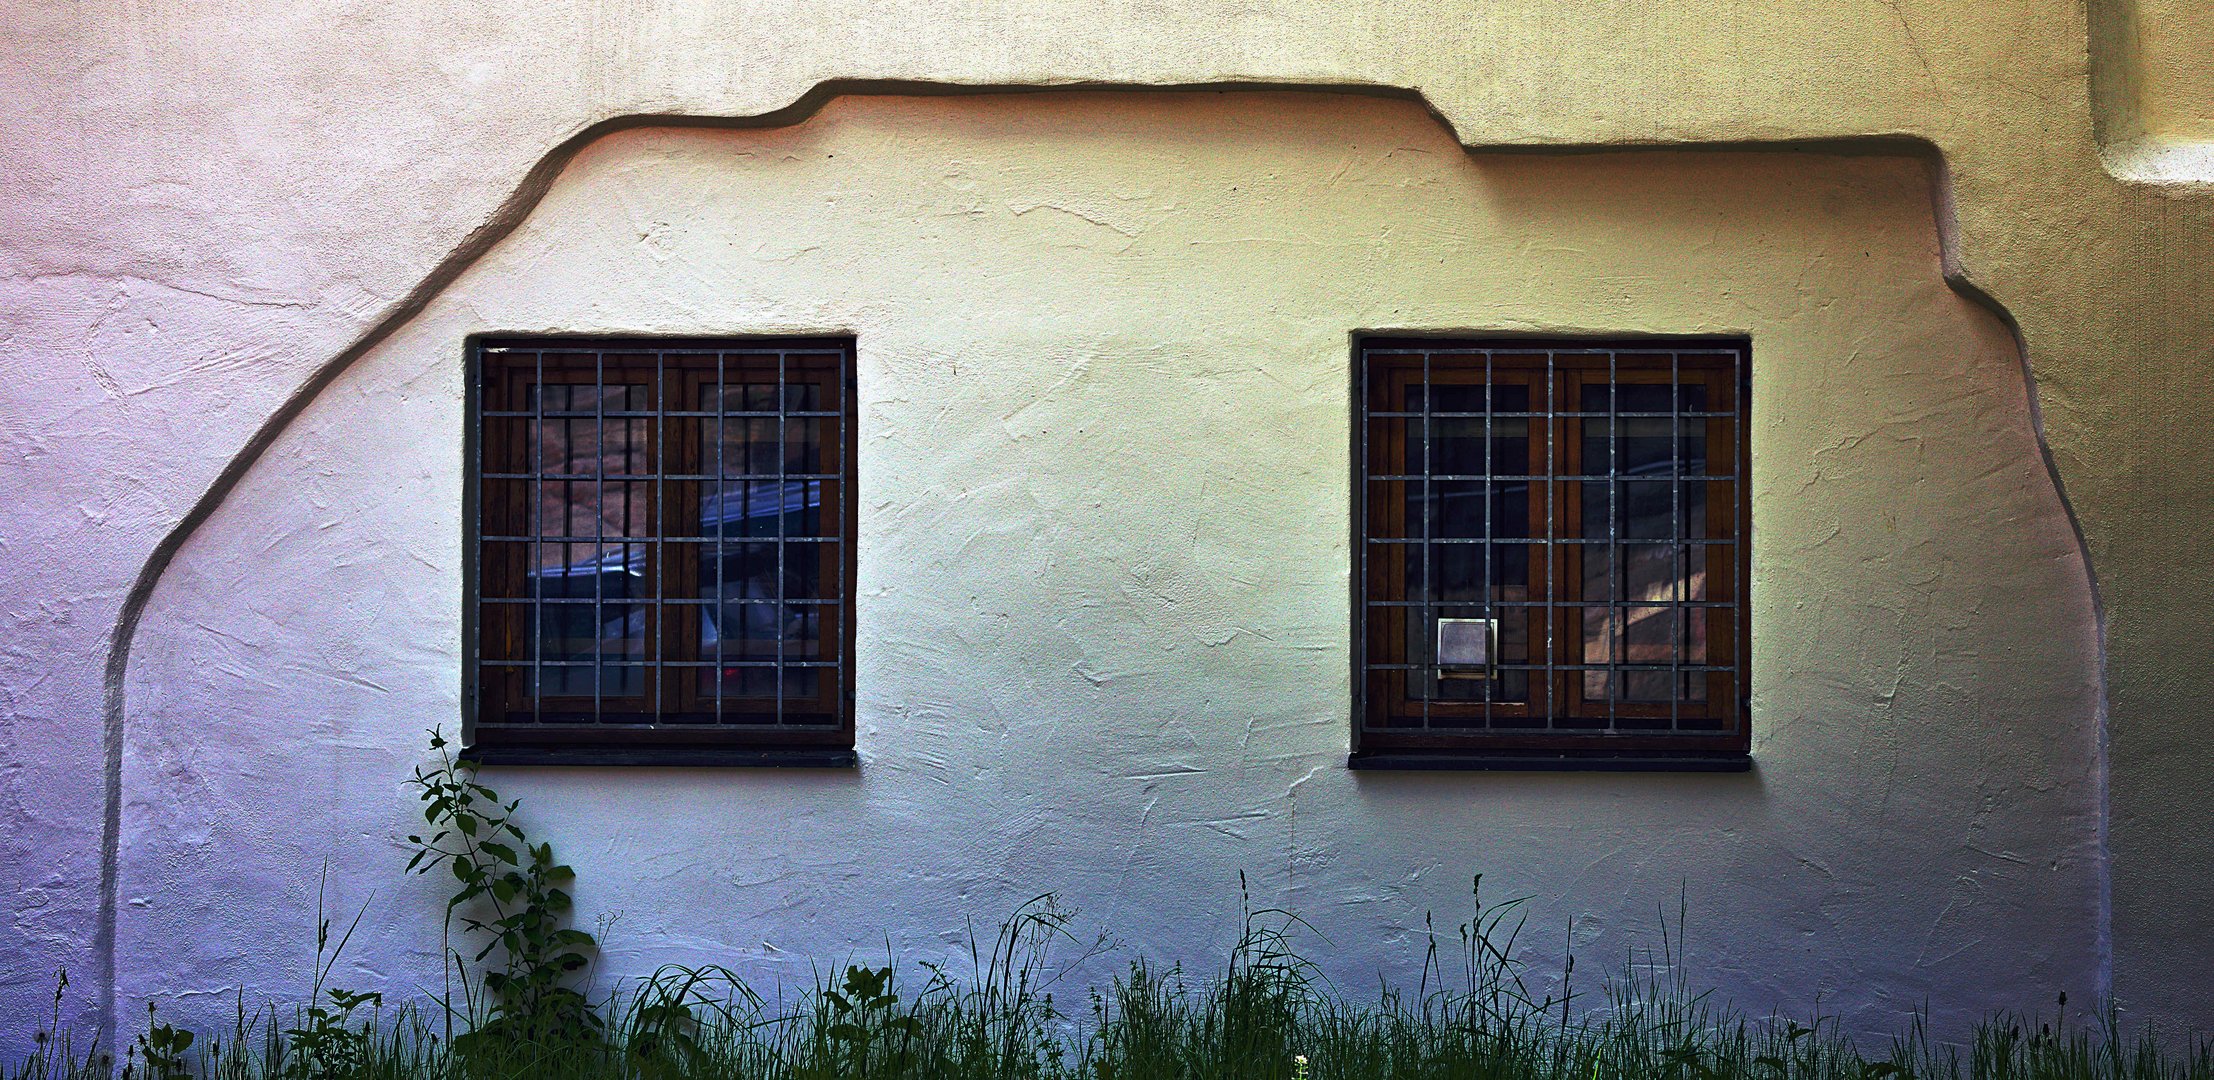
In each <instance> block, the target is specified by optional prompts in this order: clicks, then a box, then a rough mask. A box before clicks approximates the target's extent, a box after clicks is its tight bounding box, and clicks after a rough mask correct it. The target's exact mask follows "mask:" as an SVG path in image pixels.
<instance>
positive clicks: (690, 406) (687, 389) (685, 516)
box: [661, 366, 720, 720]
mask: <svg viewBox="0 0 2214 1080" xmlns="http://www.w3.org/2000/svg"><path fill="white" fill-rule="evenodd" d="M663 377H664V378H665V379H667V380H668V381H670V382H672V383H674V384H675V385H674V391H673V392H671V393H669V395H668V400H669V401H670V402H671V403H672V404H671V405H670V406H669V407H670V408H672V409H674V410H676V411H679V412H699V411H702V410H703V409H704V408H705V405H704V403H703V402H702V400H701V391H702V390H703V389H705V388H707V387H709V386H712V385H714V379H715V373H714V372H712V371H700V370H695V369H693V368H691V367H689V366H687V367H685V368H683V369H680V370H678V371H673V372H671V371H667V370H666V368H664V374H663ZM664 389H665V390H666V389H669V388H668V387H664ZM713 422H714V421H711V420H708V419H706V418H705V417H698V416H671V417H667V418H665V419H663V421H662V423H663V424H664V425H666V431H665V433H664V434H665V435H666V440H665V441H664V443H663V452H664V454H665V455H666V456H667V458H666V459H667V461H668V463H669V465H670V466H671V469H670V471H671V472H673V473H676V474H677V475H680V476H704V475H707V474H708V472H709V471H710V470H711V469H713V468H714V462H712V461H709V460H708V459H707V457H706V452H705V450H704V449H703V446H702V444H703V443H704V442H705V441H706V439H705V431H706V427H707V425H708V424H710V423H713ZM715 482H719V480H718V481H715ZM662 483H663V484H664V485H665V487H666V489H667V491H668V499H667V502H666V506H665V507H664V514H663V517H662V519H661V535H662V536H664V537H705V536H706V535H707V529H706V525H705V522H704V521H702V519H701V517H700V510H701V504H702V503H703V502H704V501H705V499H706V487H707V484H709V483H710V481H706V480H664V481H662ZM712 548H713V545H710V544H688V543H681V542H679V543H666V542H664V543H663V544H662V549H663V550H664V551H665V552H667V553H668V555H667V561H666V562H665V564H664V565H663V566H662V570H661V580H662V591H661V599H662V600H664V601H668V600H692V599H699V598H700V560H701V559H703V558H706V557H707V552H708V551H709V550H712ZM669 610H671V611H676V612H682V613H686V614H688V615H689V616H690V617H679V618H678V619H677V620H676V625H675V626H674V627H673V629H674V630H675V633H673V634H668V633H666V631H665V636H664V638H663V649H664V655H663V657H662V659H663V660H676V661H702V660H707V659H709V657H708V656H707V655H706V651H707V646H706V643H705V641H703V640H702V634H701V633H700V622H701V619H702V618H706V617H707V616H703V615H701V614H700V613H699V610H698V609H697V608H696V607H694V606H693V605H691V604H677V605H671V606H670V608H669ZM665 671H666V672H667V678H668V680H669V681H673V682H674V683H675V684H676V695H675V702H676V707H675V708H674V709H672V710H670V711H671V712H673V713H676V714H678V715H687V714H698V713H702V712H705V713H707V714H709V716H710V720H712V719H713V713H714V712H715V695H714V694H712V693H710V692H708V691H707V689H706V685H707V683H708V681H709V680H711V679H715V678H717V677H718V676H719V671H720V669H719V668H669V669H665ZM667 692H668V691H667V683H666V682H665V683H664V684H663V693H664V695H666V694H667ZM666 700H668V699H667V698H666V697H664V701H666Z"/></svg>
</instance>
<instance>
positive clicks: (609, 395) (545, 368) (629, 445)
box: [467, 338, 855, 748]
mask: <svg viewBox="0 0 2214 1080" xmlns="http://www.w3.org/2000/svg"><path fill="white" fill-rule="evenodd" d="M853 359H854V350H853V342H852V341H851V340H850V339H828V340H814V339H809V340H801V339H760V340H748V339H712V340H711V339H605V340H596V341H593V342H590V343H588V344H587V343H580V342H578V341H576V340H574V339H536V340H533V339H521V338H518V339H502V340H494V341H483V342H478V343H477V344H476V345H475V346H474V347H473V348H472V354H471V387H470V389H471V394H470V399H471V402H472V419H471V435H472V439H471V442H472V450H471V458H472V460H471V469H472V472H471V477H470V491H471V499H472V502H473V503H474V505H473V507H472V508H471V511H470V514H469V517H468V520H469V521H470V523H471V525H472V530H471V531H472V533H473V536H474V540H473V542H472V543H471V559H470V564H469V565H470V568H471V577H472V581H471V583H470V584H471V588H470V593H469V595H470V619H469V624H470V626H471V627H472V635H471V636H472V641H471V648H470V663H469V669H468V673H469V677H470V683H469V686H468V688H467V689H468V693H467V700H469V701H470V702H471V708H470V717H469V721H470V723H469V728H470V739H471V742H472V743H474V744H483V743H491V744H495V745H496V744H501V743H502V742H503V739H504V737H505V736H506V735H507V733H511V732H512V733H514V737H515V738H517V739H529V740H534V741H532V742H531V744H532V745H543V744H544V743H543V740H542V738H540V737H541V736H544V735H545V734H546V733H547V731H549V730H551V729H552V727H556V726H560V725H569V726H575V721H576V720H577V719H578V718H579V717H582V718H584V720H585V721H586V726H587V727H590V726H591V724H592V723H594V722H596V720H598V719H605V720H607V721H608V722H609V724H611V725H615V726H619V727H621V728H622V729H623V730H624V731H635V730H638V729H641V728H643V729H647V730H649V731H650V732H651V733H652V734H654V735H655V736H656V738H655V740H654V745H666V744H668V739H667V737H670V736H673V737H676V738H679V739H686V740H692V741H696V742H698V743H699V744H700V745H716V746H733V745H753V744H755V743H757V742H759V740H761V739H763V738H771V739H773V742H771V743H763V744H761V745H778V746H839V747H845V746H850V745H851V743H852V720H851V703H852V681H851V676H852V642H853V636H852V631H853V620H852V605H853V597H852V595H851V591H850V589H849V588H848V586H847V582H848V580H849V578H850V572H849V569H848V567H849V564H850V563H851V560H852V558H853V550H852V531H851V530H852V524H853V514H852V505H851V502H852V496H853V491H852V456H853V455H852V451H853V446H852V435H853V428H852V425H851V423H850V422H849V417H850V414H851V411H852V408H853V394H854V386H855V380H854V365H853ZM733 459H735V460H733ZM733 465H735V466H736V468H735V469H734V468H733V467H732V466H733ZM556 720H558V721H559V724H556V723H555V721H556ZM608 740H612V741H608ZM518 745H521V744H520V743H518ZM570 745H576V746H580V747H586V748H591V747H601V746H606V747H610V748H613V747H620V746H622V745H627V744H625V743H624V742H623V739H622V736H621V734H620V733H609V734H607V735H606V737H605V739H604V740H603V739H602V738H601V737H600V736H598V735H595V736H592V737H591V738H589V739H584V740H582V741H579V742H576V743H572V744H570Z"/></svg>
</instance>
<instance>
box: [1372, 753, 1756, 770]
mask: <svg viewBox="0 0 2214 1080" xmlns="http://www.w3.org/2000/svg"><path fill="white" fill-rule="evenodd" d="M1345 767H1346V768H1348V769H1353V770H1356V771H1362V772H1748V771H1751V769H1752V767H1753V756H1752V755H1751V754H1610V755H1598V754H1579V755H1573V756H1571V755H1567V754H1452V753H1421V752H1407V751H1400V752H1389V751H1387V752H1382V753H1373V754H1361V753H1356V754H1352V755H1349V756H1348V757H1347V758H1346V760H1345Z"/></svg>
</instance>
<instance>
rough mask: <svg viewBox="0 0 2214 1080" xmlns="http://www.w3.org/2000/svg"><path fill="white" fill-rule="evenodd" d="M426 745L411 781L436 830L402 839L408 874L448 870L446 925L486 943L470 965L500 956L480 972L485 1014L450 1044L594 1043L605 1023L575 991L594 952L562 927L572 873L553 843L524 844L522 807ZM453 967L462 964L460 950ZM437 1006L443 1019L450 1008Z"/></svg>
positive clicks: (443, 749)
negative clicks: (432, 756) (433, 758)
mask: <svg viewBox="0 0 2214 1080" xmlns="http://www.w3.org/2000/svg"><path fill="white" fill-rule="evenodd" d="M430 747H431V749H432V750H433V751H434V752H436V753H437V754H438V764H437V766H436V767H435V768H430V769H423V768H417V769H416V770H415V775H414V777H413V779H412V780H411V781H410V783H411V785H412V786H413V787H414V788H415V789H416V795H417V797H418V798H419V799H420V800H421V801H422V803H423V820H424V821H425V822H427V823H428V824H429V825H430V826H431V827H432V829H433V830H434V831H433V832H432V833H430V835H428V836H421V835H415V836H409V837H408V842H409V843H412V844H414V845H416V852H415V854H414V856H413V857H412V858H410V859H409V860H408V864H407V869H408V870H409V871H410V872H413V873H419V874H427V873H430V872H432V871H435V870H437V869H439V868H441V867H444V868H446V869H447V870H449V871H450V872H451V873H452V874H453V877H454V882H455V889H454V892H453V895H452V896H450V897H448V898H447V901H446V917H447V919H448V920H449V925H450V924H451V922H452V921H454V920H458V921H459V922H460V924H461V927H462V929H463V930H464V931H466V932H468V933H471V934H477V935H481V936H482V937H483V938H484V944H483V947H482V948H480V949H478V950H477V952H476V955H475V956H473V957H471V958H470V959H469V961H468V962H469V963H474V964H483V963H484V962H485V961H486V960H487V959H488V958H491V957H492V956H493V954H494V953H495V952H497V953H498V954H499V957H498V966H497V967H494V968H488V969H486V970H484V971H483V972H482V974H481V979H480V981H481V983H482V985H483V987H484V990H485V994H486V999H485V1001H484V1005H485V1007H486V1009H485V1011H486V1015H483V1016H481V1017H480V1016H472V1017H470V1019H471V1020H473V1021H474V1023H473V1024H472V1026H471V1028H470V1030H469V1031H467V1032H466V1033H464V1034H462V1035H459V1036H456V1037H455V1040H454V1041H455V1046H456V1049H458V1050H462V1051H464V1052H466V1051H468V1050H470V1049H472V1048H478V1049H481V1048H483V1047H484V1046H485V1045H486V1044H489V1043H520V1044H528V1045H536V1046H541V1047H553V1048H560V1047H574V1046H581V1045H586V1044H593V1043H597V1042H600V1041H601V1040H602V1037H603V1035H604V1029H605V1025H604V1024H603V1022H602V1021H601V1018H600V1016H599V1014H598V1012H597V1011H595V1010H594V1009H593V1007H592V1003H591V1002H590V1000H589V999H587V998H586V997H585V995H584V993H583V991H581V990H579V989H578V988H577V986H576V985H575V983H576V980H577V977H578V975H579V973H581V972H582V971H584V969H585V968H586V967H587V966H589V965H590V963H591V957H592V953H593V950H594V949H596V948H597V946H598V943H597V942H596V941H594V940H593V938H592V935H591V934H588V933H586V932H584V931H582V930H578V929H576V928H574V927H572V926H570V925H568V924H569V918H570V915H571V913H572V912H573V910H574V908H575V904H574V902H573V901H572V900H571V898H570V896H569V892H568V890H567V888H566V886H568V885H569V884H570V883H571V882H573V881H574V880H575V879H576V872H575V871H574V870H571V869H570V868H569V867H567V866H564V865H562V864H561V863H560V862H559V861H557V860H556V859H555V858H554V854H553V846H552V845H551V844H547V843H544V842H539V843H535V844H534V843H532V842H531V841H530V838H529V837H528V836H527V835H526V834H525V833H524V831H523V827H522V826H521V825H520V824H518V823H517V821H516V810H517V808H518V807H519V806H520V800H509V801H507V802H502V801H500V796H499V794H498V793H497V792H495V791H493V790H492V789H491V788H489V787H486V786H484V785H483V784H481V783H479V782H478V781H477V779H476V774H475V769H474V767H473V766H471V765H470V764H469V763H467V762H463V761H458V760H456V759H455V757H454V754H453V752H452V750H451V749H450V748H449V746H448V745H447V742H446V739H445V736H444V735H443V734H441V733H439V732H437V731H432V732H431V738H430ZM451 959H452V960H453V962H454V963H455V964H456V965H457V966H463V965H462V960H461V956H460V952H459V950H455V951H454V953H453V955H452V957H451ZM444 1004H445V1006H446V1008H447V1009H448V1011H449V1013H451V1012H452V1011H453V1007H452V1003H451V1002H446V1003H444ZM471 1011H472V1012H474V1011H475V1010H471Z"/></svg>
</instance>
